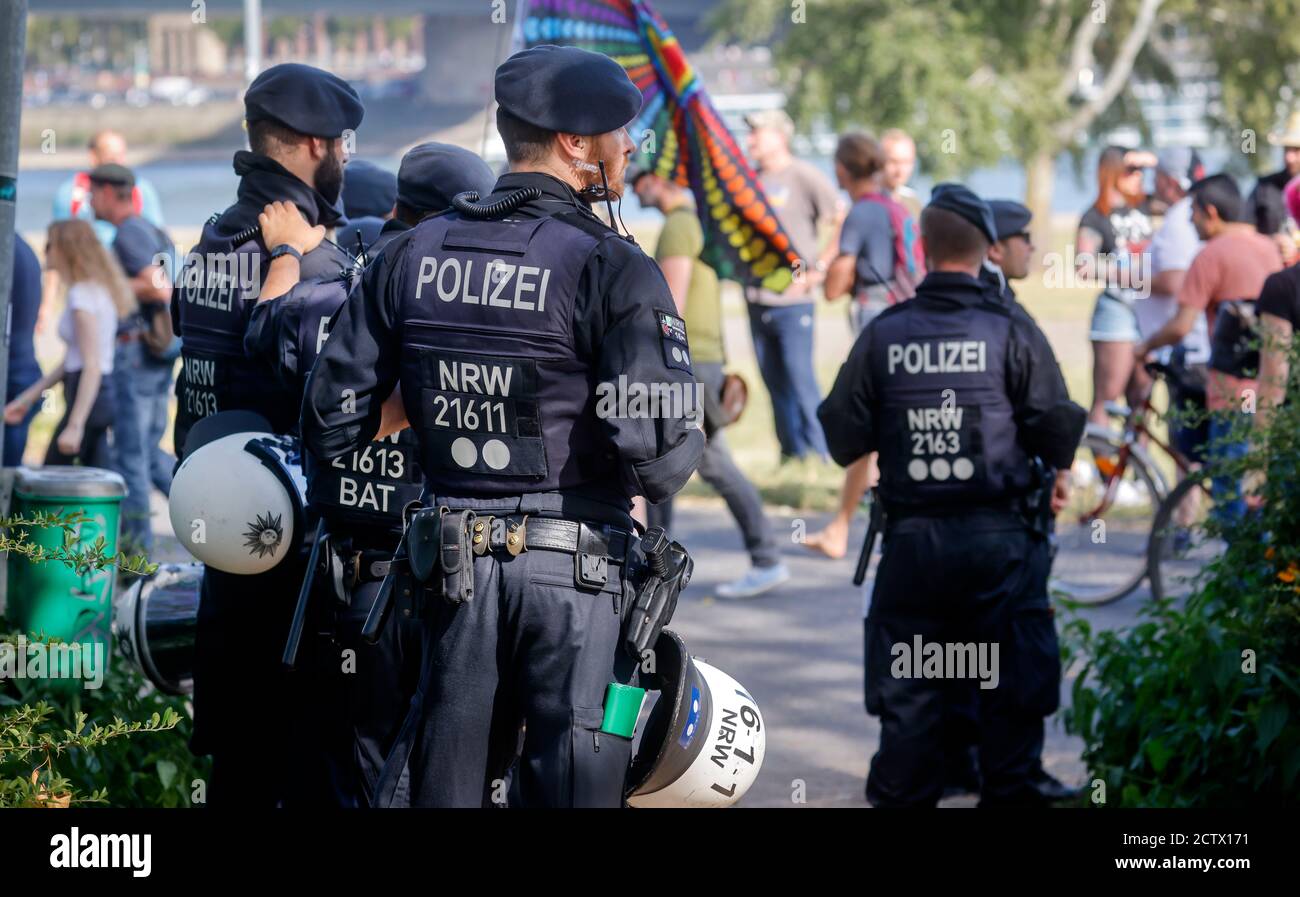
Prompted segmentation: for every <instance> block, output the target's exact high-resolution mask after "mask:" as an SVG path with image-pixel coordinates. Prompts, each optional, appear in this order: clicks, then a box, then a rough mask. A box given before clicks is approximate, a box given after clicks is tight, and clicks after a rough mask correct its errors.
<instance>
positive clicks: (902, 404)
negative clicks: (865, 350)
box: [870, 294, 1031, 512]
mask: <svg viewBox="0 0 1300 897" xmlns="http://www.w3.org/2000/svg"><path fill="white" fill-rule="evenodd" d="M870 333H871V340H872V342H871V355H870V358H871V361H870V364H871V373H872V377H871V382H872V387H873V390H874V395H875V401H874V403H873V416H874V417H875V420H876V421H878V425H879V428H880V439H879V445H880V469H881V481H880V491H881V496H882V498H883V499H884V501H885V505H886V507H887V508H889V509H890V510H891V511H892V510H896V509H897V510H902V511H904V512H906V511H920V512H925V511H950V510H953V509H961V508H979V507H1005V506H1006V505H1007V504H1008V503H1009V501H1010V500H1011V499H1012V498H1014V497H1016V496H1019V495H1022V494H1023V493H1024V492H1025V491H1026V490H1027V489H1028V488H1029V485H1030V481H1031V480H1030V466H1029V457H1028V455H1027V454H1026V453H1025V451H1024V450H1023V449H1022V448H1021V447H1020V444H1019V442H1018V440H1017V438H1016V424H1015V420H1014V417H1013V408H1012V404H1011V400H1010V398H1009V397H1008V396H1007V386H1006V382H1007V373H1006V371H1007V367H1006V360H1007V347H1008V343H1009V341H1010V333H1011V319H1010V315H1009V313H1008V311H1007V309H1005V308H1003V307H1001V306H1000V305H998V304H995V303H993V302H992V301H990V300H986V301H984V302H983V303H981V304H978V305H975V306H959V307H954V306H952V305H940V304H938V303H935V302H933V301H931V300H928V299H927V298H926V297H925V296H924V295H923V294H922V295H920V296H917V297H916V298H914V299H912V300H910V301H909V302H907V303H906V304H905V305H903V306H899V307H898V310H897V311H893V310H891V311H890V312H886V313H884V314H882V315H881V316H880V317H879V318H877V319H876V322H875V326H874V327H873V329H872V330H871V331H870Z"/></svg>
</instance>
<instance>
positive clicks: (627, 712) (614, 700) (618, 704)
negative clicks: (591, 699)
mask: <svg viewBox="0 0 1300 897" xmlns="http://www.w3.org/2000/svg"><path fill="white" fill-rule="evenodd" d="M644 700H645V689H644V688H637V687H636V686H633V685H622V684H620V683H618V682H611V683H609V685H608V686H606V688H605V717H604V719H603V720H602V721H601V723H600V731H602V732H608V733H609V734H610V735H618V736H621V737H623V738H631V737H632V733H633V732H635V731H636V720H637V717H638V716H640V715H641V702H642V701H644Z"/></svg>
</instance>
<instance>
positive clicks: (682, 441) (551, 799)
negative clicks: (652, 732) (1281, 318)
mask: <svg viewBox="0 0 1300 897" xmlns="http://www.w3.org/2000/svg"><path fill="white" fill-rule="evenodd" d="M496 99H497V102H498V105H499V110H498V113H497V128H498V130H499V131H500V133H501V137H502V140H503V142H504V144H505V147H506V153H507V156H508V158H509V161H510V168H511V170H510V171H509V172H508V173H507V174H505V175H503V176H502V177H501V178H500V179H499V180H498V181H497V183H496V187H495V189H494V190H493V192H492V193H491V195H489V196H487V197H481V198H480V197H475V196H472V195H471V196H466V197H458V198H457V202H456V211H454V212H453V213H451V214H448V215H444V216H440V217H436V218H431V219H427V220H425V221H422V222H421V223H420V224H418V225H417V226H416V227H415V228H413V229H412V230H410V231H408V232H406V233H403V234H400V235H399V236H397V237H396V238H395V239H393V240H392V242H390V243H389V244H388V245H387V246H386V247H385V248H384V250H383V253H382V255H381V256H380V257H379V258H378V259H377V260H376V261H375V263H374V264H372V265H371V266H370V267H369V268H368V269H367V271H366V272H365V274H364V275H363V279H362V285H361V289H360V290H359V291H358V292H357V293H354V294H353V296H352V297H351V298H350V299H349V301H348V303H347V305H346V306H345V307H344V310H343V311H342V313H341V314H340V317H339V320H338V322H337V323H336V324H335V327H334V329H333V331H332V332H331V335H330V340H329V342H328V343H327V344H326V346H325V349H324V350H323V352H322V354H321V356H320V358H319V359H318V360H317V363H316V365H315V367H314V368H313V370H312V374H311V377H310V379H309V381H308V385H307V397H306V400H305V402H304V405H303V423H302V426H303V436H304V440H305V442H306V444H307V446H308V448H309V449H310V451H311V452H312V453H313V454H315V455H317V456H318V457H320V458H322V459H333V458H338V457H346V456H347V455H348V453H350V452H353V451H356V450H357V448H359V447H360V446H362V445H364V444H365V443H366V442H367V441H369V440H370V439H371V437H372V436H373V435H374V434H375V433H376V432H377V431H378V430H379V428H380V425H381V418H382V410H381V406H382V403H383V402H384V399H385V398H386V397H387V396H388V395H389V394H390V393H391V391H392V390H393V388H394V386H395V385H397V384H398V382H399V380H400V383H401V395H402V398H403V403H404V406H405V411H406V413H407V416H408V417H409V420H410V425H411V427H412V429H413V430H414V431H415V435H416V438H417V439H418V441H419V446H420V451H419V461H420V465H421V467H422V468H423V470H424V473H425V477H426V481H427V489H428V495H427V499H426V505H427V508H428V509H429V511H431V512H432V513H433V514H434V515H436V516H435V517H433V518H427V517H421V516H420V515H425V514H426V511H421V512H419V515H417V516H416V517H413V518H412V520H411V523H410V525H409V526H408V528H407V531H406V536H405V540H404V542H405V545H406V550H407V552H408V553H409V555H410V557H409V568H410V569H411V571H412V575H413V576H414V577H415V578H416V579H418V580H421V581H426V580H427V581H429V582H432V583H434V584H435V585H434V587H433V588H431V589H428V590H426V592H425V593H424V594H426V595H430V596H432V597H430V598H428V599H427V600H425V601H424V602H423V604H422V605H421V606H420V610H421V611H422V613H423V614H424V619H425V621H426V641H425V648H424V663H423V669H422V672H421V686H420V690H419V694H418V696H417V700H416V701H415V702H414V703H413V705H412V712H411V715H410V716H409V717H408V719H407V724H406V725H405V726H404V727H403V732H402V735H401V737H400V738H399V742H398V745H397V747H396V748H395V749H394V751H393V753H392V755H391V756H390V758H389V762H388V765H387V767H386V769H385V773H384V776H383V778H382V780H381V788H380V791H381V794H380V798H379V802H380V803H384V802H385V798H386V797H387V796H388V795H389V794H391V792H392V791H393V790H394V787H395V784H396V780H397V779H398V778H399V777H400V775H401V770H402V768H403V767H404V766H406V767H408V768H409V775H410V793H411V801H412V803H413V804H415V805H420V806H465V805H473V806H478V805H481V804H484V803H489V802H498V803H499V802H501V797H502V794H503V791H504V787H503V782H502V778H503V776H504V773H505V770H506V767H507V765H508V764H509V762H510V760H511V759H512V758H513V757H514V756H515V754H516V752H519V755H520V756H519V761H518V764H517V767H516V768H515V771H514V774H513V784H512V794H513V795H515V797H514V798H512V800H511V802H512V803H516V802H517V803H519V804H521V805H529V806H539V805H540V806H572V805H578V806H584V805H585V806H618V805H620V804H621V803H622V800H623V786H624V779H625V777H626V773H627V764H628V760H629V756H630V753H631V739H630V738H627V737H624V736H622V735H620V734H613V733H612V730H611V728H610V727H609V726H607V725H606V717H605V714H606V711H611V712H613V711H617V707H616V706H615V704H617V703H618V696H619V695H620V694H624V693H626V692H624V691H623V689H625V688H626V687H628V686H630V685H633V684H634V682H635V679H636V675H637V659H636V657H634V656H633V654H632V651H631V650H629V648H628V647H627V645H628V644H629V642H630V643H633V644H636V643H645V640H640V641H639V642H638V640H637V639H635V638H631V639H629V638H628V631H629V630H628V623H629V621H630V622H632V623H633V624H635V623H636V621H637V620H638V617H637V616H636V615H634V614H629V613H628V611H629V610H630V608H632V607H635V606H638V604H637V603H638V602H639V601H640V600H641V596H642V595H643V594H645V591H642V592H638V591H637V588H638V574H637V573H636V572H629V568H631V567H637V570H640V569H642V568H640V567H639V566H637V565H636V564H634V563H629V561H630V560H633V559H634V558H635V555H636V552H637V551H638V550H644V551H645V552H646V553H647V554H648V555H649V554H650V553H651V548H649V547H646V546H638V545H637V539H636V537H635V535H634V534H633V523H632V519H631V517H630V508H631V498H632V496H635V495H643V496H645V497H646V498H647V499H649V500H650V501H652V502H658V501H663V500H664V499H666V498H668V497H670V496H671V495H673V494H674V493H675V492H676V491H677V490H678V489H680V488H681V486H682V485H683V484H684V483H685V482H686V480H687V479H688V478H689V477H690V475H691V473H692V471H693V470H694V469H695V467H696V465H697V464H698V463H699V460H700V456H701V454H702V452H703V448H704V437H703V434H702V433H701V432H700V430H699V429H698V427H696V426H694V425H693V424H692V422H691V421H690V420H689V419H688V418H687V417H686V416H685V415H684V414H683V409H681V408H673V407H670V406H671V405H672V403H671V402H665V403H660V404H659V405H658V407H657V408H652V409H650V410H646V406H645V404H644V403H642V404H641V405H640V406H638V407H640V408H641V409H642V410H641V411H640V412H639V413H638V412H634V411H633V410H632V404H631V403H625V404H621V409H622V410H621V411H620V410H619V409H616V408H614V407H612V406H614V405H620V403H618V402H608V401H604V400H606V399H609V398H611V395H610V394H611V392H613V391H617V390H624V391H637V390H648V389H654V390H656V391H658V392H659V393H660V394H661V395H662V394H671V393H673V392H674V391H677V392H680V391H681V390H683V389H688V388H689V386H690V384H691V383H692V382H693V376H692V371H691V364H690V347H689V344H688V341H687V335H686V329H685V325H684V324H683V322H682V320H681V318H680V317H678V316H677V314H676V310H675V306H674V304H673V299H672V295H671V293H670V292H669V290H668V287H667V284H666V283H665V282H664V279H663V276H662V275H661V274H660V273H659V271H658V268H657V267H656V265H655V264H654V262H653V261H652V260H650V259H649V258H648V257H647V256H646V255H645V254H644V253H642V252H641V251H640V250H639V249H638V248H637V247H636V245H635V243H633V242H631V241H630V240H628V239H626V238H624V237H621V236H619V235H618V234H617V233H616V232H614V231H613V230H611V229H610V228H609V227H607V226H605V224H603V223H602V222H601V221H600V220H599V219H598V218H597V217H596V216H595V215H594V214H593V213H592V211H591V210H590V208H589V203H590V202H591V201H592V200H593V199H595V198H604V197H607V196H615V197H616V196H620V195H621V192H622V190H623V174H624V170H625V168H626V165H627V158H628V156H629V154H630V153H631V152H632V150H633V148H634V147H633V144H632V142H631V140H630V139H629V137H628V135H627V132H626V130H625V128H626V126H627V124H628V123H629V122H630V121H632V119H633V118H634V117H635V116H636V114H637V112H638V110H639V109H640V106H641V95H640V92H639V91H638V90H637V89H636V87H635V86H634V85H633V84H632V82H631V81H630V80H629V79H628V77H627V75H626V73H625V72H624V71H623V69H622V67H621V66H619V65H618V64H617V63H616V62H614V61H613V60H611V59H609V58H608V57H605V56H602V55H600V54H596V53H591V52H588V51H584V50H580V49H576V48H559V47H551V46H542V47H535V48H532V49H529V50H525V51H523V52H520V53H517V54H515V55H514V56H512V57H511V58H510V59H508V60H506V62H505V63H503V64H502V65H501V66H500V67H499V68H498V70H497V74H496ZM426 519H429V520H433V521H434V523H433V524H431V526H435V527H436V528H434V529H433V530H432V533H433V535H429V532H428V531H425V528H424V526H423V525H422V524H421V523H420V521H421V520H426ZM647 535H648V536H649V534H647ZM429 541H433V542H434V543H436V544H438V545H440V546H441V550H440V551H438V552H436V556H435V558H434V566H433V570H432V572H430V571H429V569H428V566H429V565H428V563H427V553H426V552H425V550H424V548H423V546H424V545H425V544H426V543H427V542H429ZM652 544H658V543H657V542H652ZM422 556H425V560H421V557H422ZM399 559H400V558H399ZM394 563H395V564H396V563H398V562H397V561H395V562H394ZM688 563H689V562H687V564H688ZM686 569H687V570H689V567H686ZM417 571H419V573H418V574H417ZM658 571H659V572H658V573H656V574H655V576H654V577H650V578H649V579H646V580H645V582H646V583H649V582H650V581H651V580H654V581H661V580H662V578H663V577H664V576H666V575H671V574H670V572H669V571H666V570H665V569H664V567H663V566H662V565H660V566H659V567H658ZM682 581H683V580H678V582H679V584H680V583H681V582H682ZM648 590H649V586H648V585H647V586H646V591H648ZM669 597H671V599H672V601H675V592H674V593H673V594H672V595H671V596H669ZM660 622H662V620H661V621H660ZM634 630H635V626H634ZM649 643H651V644H653V639H650V640H649ZM607 693H608V695H612V696H613V698H609V697H607ZM615 715H617V713H615ZM521 726H522V729H523V735H522V743H520V739H521ZM614 728H615V729H617V727H614Z"/></svg>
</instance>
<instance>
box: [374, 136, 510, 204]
mask: <svg viewBox="0 0 1300 897" xmlns="http://www.w3.org/2000/svg"><path fill="white" fill-rule="evenodd" d="M495 184H496V177H495V176H493V174H492V169H491V168H489V167H488V164H487V163H486V162H484V161H483V160H482V159H480V158H479V157H478V156H476V155H474V154H473V153H471V152H470V151H469V150H467V149H461V148H460V147H458V146H452V145H451V144H449V143H421V144H420V145H419V146H413V147H411V149H409V150H407V152H406V155H405V156H402V165H401V167H400V168H398V170H397V199H398V201H399V202H400V203H401V204H402V205H404V206H407V207H408V208H411V209H414V210H415V211H417V212H441V211H443V210H445V209H450V208H451V201H452V198H453V197H455V196H456V194H457V193H464V192H465V191H467V190H473V191H475V192H476V193H478V195H479V196H480V197H483V196H487V195H488V194H489V193H491V192H492V187H493V186H494V185H495Z"/></svg>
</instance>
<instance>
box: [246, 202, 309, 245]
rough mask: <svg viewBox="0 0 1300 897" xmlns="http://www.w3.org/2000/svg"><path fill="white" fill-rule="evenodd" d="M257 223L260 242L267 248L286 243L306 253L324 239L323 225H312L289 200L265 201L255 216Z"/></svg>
mask: <svg viewBox="0 0 1300 897" xmlns="http://www.w3.org/2000/svg"><path fill="white" fill-rule="evenodd" d="M257 223H258V224H260V225H261V226H262V242H263V243H265V244H266V248H267V249H274V248H275V247H277V246H281V245H284V244H288V245H289V246H292V247H293V248H294V249H296V250H298V252H300V253H302V254H303V255H306V254H307V253H309V252H311V251H312V250H313V249H315V248H316V247H317V246H319V245H320V244H321V241H322V240H324V239H325V227H324V226H323V225H320V224H318V225H316V226H315V227H313V226H312V225H311V224H309V223H308V222H307V219H306V218H304V217H303V216H302V213H301V212H299V211H298V207H297V206H296V205H294V204H293V203H291V202H284V201H277V202H272V203H267V205H266V208H265V209H263V210H262V213H261V214H260V215H258V216H257Z"/></svg>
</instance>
